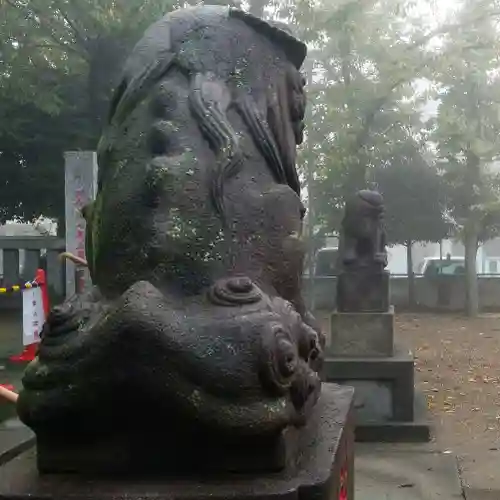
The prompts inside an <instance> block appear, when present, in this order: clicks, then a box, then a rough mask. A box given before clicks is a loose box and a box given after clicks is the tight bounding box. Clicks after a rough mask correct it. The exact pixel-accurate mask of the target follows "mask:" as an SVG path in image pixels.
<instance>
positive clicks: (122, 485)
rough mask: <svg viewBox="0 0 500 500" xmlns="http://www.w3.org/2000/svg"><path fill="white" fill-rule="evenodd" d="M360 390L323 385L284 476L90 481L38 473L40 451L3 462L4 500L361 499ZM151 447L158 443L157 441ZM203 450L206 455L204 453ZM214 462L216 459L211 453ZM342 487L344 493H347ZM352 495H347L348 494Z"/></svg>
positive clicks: (0, 492)
mask: <svg viewBox="0 0 500 500" xmlns="http://www.w3.org/2000/svg"><path fill="white" fill-rule="evenodd" d="M353 398H354V390H353V389H352V388H349V387H341V386H338V385H335V384H324V385H323V389H322V394H321V397H320V400H319V402H318V404H317V406H316V408H315V410H314V413H313V415H312V416H311V418H310V420H309V421H308V423H307V426H306V427H305V428H303V429H302V430H301V432H299V433H298V435H299V439H298V443H297V446H298V453H297V455H296V456H297V457H298V460H296V461H295V462H294V463H289V464H288V465H287V467H286V468H285V469H283V470H281V471H279V472H274V473H260V474H214V475H210V474H205V475H194V474H193V475H192V476H190V477H187V478H186V477H183V478H179V477H166V476H165V475H163V476H158V475H155V476H145V475H140V476H138V477H135V478H134V477H133V475H128V476H127V478H126V479H119V478H115V479H108V478H102V479H101V478H99V479H89V478H88V477H82V476H78V475H72V474H39V472H38V470H37V457H36V448H35V447H33V448H31V449H30V450H28V451H24V452H20V453H19V454H18V455H17V456H15V457H13V458H12V459H11V460H9V461H7V462H6V463H4V464H2V465H0V498H1V499H4V500H9V499H12V500H13V499H14V498H15V499H16V500H23V499H26V500H27V499H33V498H42V497H43V498H44V499H45V500H67V499H69V498H78V499H79V500H118V499H124V498H127V499H128V500H139V499H141V500H148V499H151V500H152V499H154V500H163V499H165V500H166V499H169V500H171V499H172V498H175V499H178V500H180V499H184V498H185V499H189V500H205V499H206V500H209V499H210V500H214V499H217V500H224V499H230V498H231V499H235V498H237V499H240V500H260V499H262V500H264V499H266V500H267V499H269V498H271V497H273V498H275V499H279V498H283V499H289V498H292V497H293V498H296V499H298V500H316V499H318V498H325V499H326V498H328V499H332V500H337V499H338V498H348V499H350V500H351V499H353V498H354V468H353V466H354V449H353V440H354V425H353V411H352V407H353ZM150 446H151V447H154V446H155V443H150ZM200 452H202V450H200ZM207 460H210V457H209V454H207ZM342 490H343V492H342ZM344 493H345V494H346V495H344V496H342V494H344Z"/></svg>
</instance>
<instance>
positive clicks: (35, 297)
mask: <svg viewBox="0 0 500 500" xmlns="http://www.w3.org/2000/svg"><path fill="white" fill-rule="evenodd" d="M44 323H45V313H44V310H43V299H42V289H41V288H28V289H26V290H23V345H25V346H26V345H30V344H34V343H36V342H40V332H41V330H42V327H43V324H44Z"/></svg>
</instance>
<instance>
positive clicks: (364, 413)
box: [324, 348, 430, 442]
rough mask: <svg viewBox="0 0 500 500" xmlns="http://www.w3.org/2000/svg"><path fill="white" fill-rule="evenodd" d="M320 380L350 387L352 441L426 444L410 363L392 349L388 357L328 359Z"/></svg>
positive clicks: (406, 355)
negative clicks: (353, 421)
mask: <svg viewBox="0 0 500 500" xmlns="http://www.w3.org/2000/svg"><path fill="white" fill-rule="evenodd" d="M324 378H325V379H326V380H327V381H329V382H336V383H339V384H346V385H348V386H354V387H355V391H356V398H355V402H354V412H355V415H356V440H358V441H372V442H384V441H401V442H416V441H419V442H426V441H429V439H430V427H429V423H428V420H427V416H426V414H427V413H426V412H427V409H426V406H425V404H424V403H423V402H421V401H420V398H419V397H418V394H415V387H414V360H413V356H412V355H411V354H409V353H408V352H405V351H402V350H400V349H397V348H396V349H395V353H394V356H388V357H384V358H382V357H379V358H376V357H359V358H347V357H333V356H332V357H328V358H327V359H326V360H325V364H324Z"/></svg>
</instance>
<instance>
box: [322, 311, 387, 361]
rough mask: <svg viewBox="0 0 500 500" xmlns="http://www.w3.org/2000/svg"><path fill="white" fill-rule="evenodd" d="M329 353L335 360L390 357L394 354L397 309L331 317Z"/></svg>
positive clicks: (336, 313)
mask: <svg viewBox="0 0 500 500" xmlns="http://www.w3.org/2000/svg"><path fill="white" fill-rule="evenodd" d="M329 341H330V342H329V345H328V348H327V354H328V355H330V356H334V357H337V356H338V357H352V358H359V357H365V356H366V357H369V356H376V357H388V356H392V355H393V354H394V307H392V306H391V307H390V309H389V311H388V312H378V313H343V312H334V313H333V314H332V316H331V336H330V339H329Z"/></svg>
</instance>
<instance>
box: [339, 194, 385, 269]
mask: <svg viewBox="0 0 500 500" xmlns="http://www.w3.org/2000/svg"><path fill="white" fill-rule="evenodd" d="M383 218H384V200H383V198H382V195H381V194H380V193H378V192H376V191H369V190H362V191H358V192H357V193H356V194H355V195H354V196H353V197H352V198H351V199H349V200H348V201H347V202H346V205H345V213H344V219H343V220H342V229H341V238H340V241H341V243H340V259H341V263H342V266H343V268H344V269H351V268H361V267H368V268H372V269H373V270H383V269H384V268H385V267H386V266H387V251H386V238H385V230H384V220H383Z"/></svg>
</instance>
